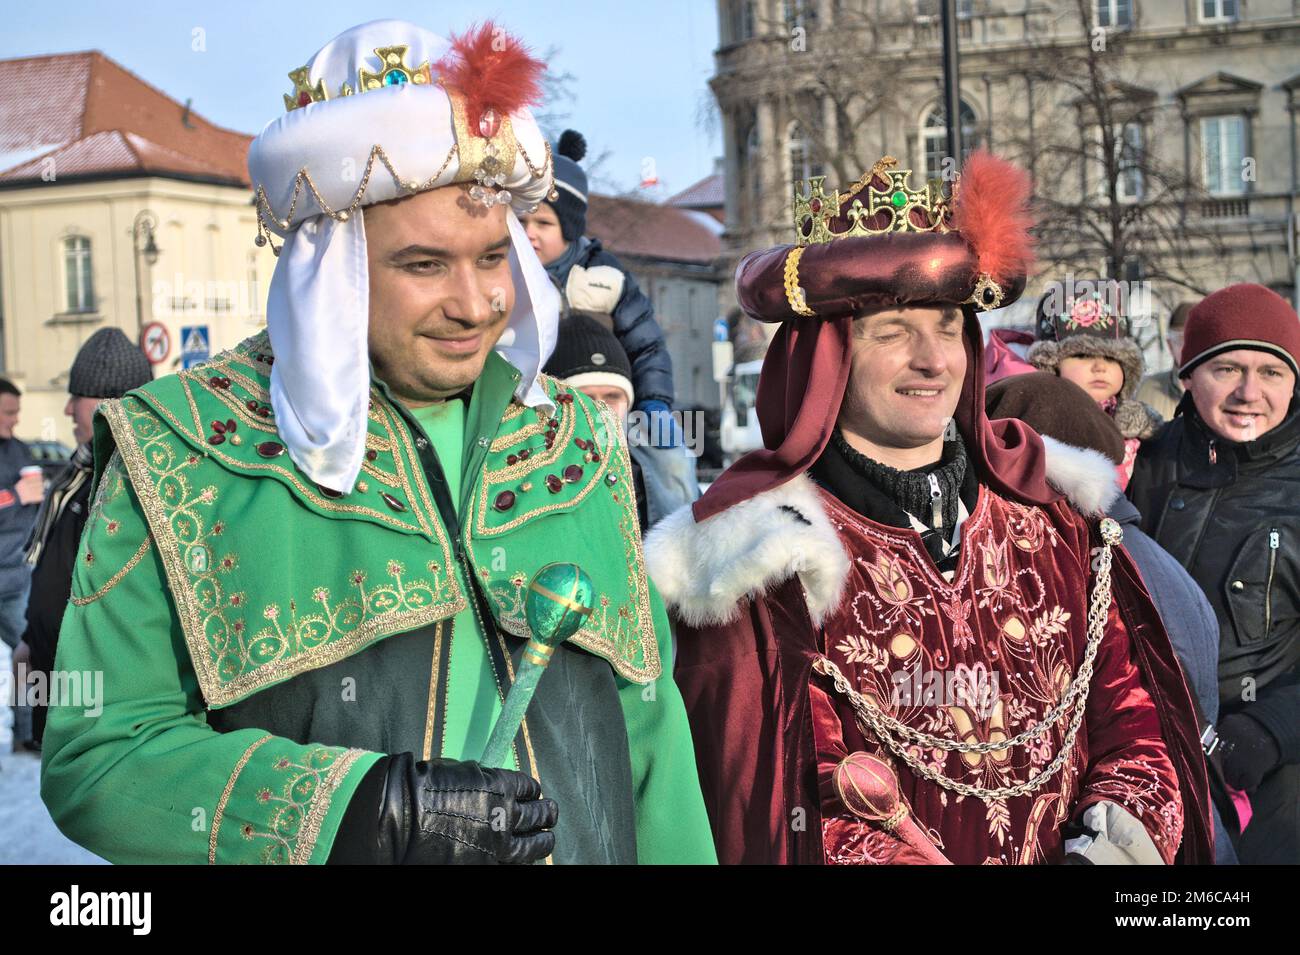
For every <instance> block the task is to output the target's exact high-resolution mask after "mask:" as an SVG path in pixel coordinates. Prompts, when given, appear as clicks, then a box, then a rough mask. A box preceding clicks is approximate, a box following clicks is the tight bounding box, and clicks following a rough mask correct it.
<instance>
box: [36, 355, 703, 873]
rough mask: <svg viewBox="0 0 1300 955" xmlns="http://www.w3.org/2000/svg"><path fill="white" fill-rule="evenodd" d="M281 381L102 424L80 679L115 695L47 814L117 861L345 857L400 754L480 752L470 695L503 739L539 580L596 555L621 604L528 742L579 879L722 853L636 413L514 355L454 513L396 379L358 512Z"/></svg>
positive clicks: (170, 397)
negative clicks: (635, 437) (641, 520)
mask: <svg viewBox="0 0 1300 955" xmlns="http://www.w3.org/2000/svg"><path fill="white" fill-rule="evenodd" d="M273 362H274V356H273V354H272V352H271V349H270V345H269V342H268V341H267V338H266V336H265V334H262V335H258V336H255V337H253V338H251V339H249V340H248V341H246V342H244V343H242V344H241V345H240V346H238V347H236V348H235V349H232V350H231V351H230V352H227V353H224V354H222V355H220V356H217V358H215V359H214V360H213V361H212V362H209V363H207V364H206V365H203V366H201V367H199V368H196V369H193V370H191V371H187V372H181V373H179V374H176V375H171V376H168V377H165V378H161V379H159V380H157V381H155V382H152V383H151V384H149V385H148V386H146V387H145V388H142V389H139V390H138V391H136V392H132V393H131V394H129V395H127V396H126V397H125V398H123V399H122V400H121V401H110V402H106V403H104V404H103V405H101V407H100V413H99V415H98V416H97V418H96V441H95V447H96V480H97V484H96V490H95V492H94V495H93V503H92V509H91V513H90V515H89V519H88V523H87V529H86V533H85V536H84V537H83V539H82V543H81V550H80V552H79V554H78V560H77V568H76V572H75V575H74V580H73V588H72V601H71V603H70V604H69V607H68V612H67V614H66V615H65V618H64V625H63V630H62V633H61V636H60V646H59V653H58V660H57V664H56V667H57V668H58V669H59V670H63V671H78V672H92V673H93V672H102V673H103V675H104V688H105V692H104V696H105V699H104V700H103V705H102V713H94V712H89V713H88V712H85V711H84V710H83V708H81V707H72V706H61V707H53V708H51V712H50V718H49V726H48V729H47V732H46V740H45V758H44V765H43V768H42V796H43V798H44V799H45V801H46V804H47V806H49V808H50V811H51V813H52V815H53V816H54V818H55V820H56V822H57V823H58V824H59V826H60V828H61V829H63V831H64V832H65V833H67V834H68V835H69V836H70V837H71V838H73V839H75V840H76V841H78V842H80V843H81V844H83V845H85V846H86V847H87V848H89V849H91V850H92V851H95V852H97V853H99V854H100V855H102V856H104V857H105V858H107V859H109V860H110V861H114V862H200V861H209V862H323V861H324V860H325V859H326V857H327V856H328V854H329V850H330V847H331V845H332V843H333V839H334V836H335V833H336V831H337V827H338V823H339V820H340V818H341V817H342V814H343V811H344V809H345V807H346V805H347V802H348V799H349V798H350V796H351V794H352V792H353V790H354V789H355V787H356V785H357V784H358V782H359V781H360V779H361V777H362V776H363V775H364V773H365V771H366V770H367V769H369V768H370V767H371V766H372V765H374V763H375V762H376V761H377V760H378V759H379V758H380V754H381V753H384V752H402V751H406V750H409V751H413V752H415V753H417V755H419V756H421V757H422V758H429V757H431V756H438V755H442V756H446V757H450V758H460V759H474V758H477V756H478V755H479V754H478V752H468V751H463V747H465V746H467V745H470V744H469V743H467V742H466V741H465V740H460V741H457V740H451V739H448V738H447V737H446V736H445V729H446V719H445V717H446V712H447V707H448V700H449V699H457V694H458V693H459V694H462V696H461V697H460V699H461V701H462V704H468V709H469V711H470V712H471V713H472V727H471V728H472V730H473V733H472V734H471V735H472V736H473V738H474V739H475V740H477V739H480V738H486V732H487V730H488V729H489V728H490V726H491V723H492V722H493V721H494V719H495V715H496V713H497V712H499V709H500V701H501V697H502V696H503V695H504V693H505V691H506V690H507V689H508V687H509V683H510V680H511V678H512V675H513V668H514V666H515V665H516V663H517V660H518V656H519V653H520V651H521V649H522V646H523V640H522V639H520V638H521V637H524V636H526V634H527V628H526V624H525V622H524V619H523V609H522V608H523V594H524V590H525V588H526V586H527V583H528V581H529V580H530V579H531V577H532V575H533V573H535V572H536V570H537V569H538V568H540V567H541V566H543V565H545V564H547V563H550V562H552V561H557V560H568V561H572V562H574V563H577V564H579V565H581V566H582V567H583V568H584V569H585V570H586V571H587V572H588V574H589V575H590V576H591V577H592V579H593V581H594V583H595V584H596V589H597V591H598V594H599V598H598V602H597V605H596V607H595V612H594V613H593V615H592V618H591V622H590V623H589V624H588V625H586V626H585V627H584V628H583V629H582V630H581V631H580V632H579V633H578V634H576V635H575V636H574V637H573V638H572V640H571V641H570V643H569V644H566V645H565V646H564V647H563V648H561V650H562V652H561V653H557V656H556V660H555V662H554V663H552V666H551V669H552V670H554V671H556V672H554V673H551V672H548V673H547V675H546V677H545V678H544V679H543V680H542V684H541V688H539V691H538V698H537V700H536V701H535V703H534V707H533V708H532V709H531V710H530V713H529V719H528V720H527V721H526V723H525V726H524V728H523V730H521V732H520V734H519V736H518V737H517V740H516V746H515V759H516V765H517V766H519V768H521V769H523V770H524V771H527V772H530V773H532V774H533V775H536V776H538V778H539V779H540V780H541V781H542V785H543V789H544V791H546V792H547V794H548V795H552V796H554V797H555V798H556V799H557V800H558V801H559V802H560V806H561V823H560V826H559V827H557V849H556V854H555V856H554V861H579V862H580V861H609V862H625V861H632V860H633V859H637V860H639V861H641V862H671V861H683V862H698V861H713V848H712V839H711V836H710V834H709V827H708V822H707V818H706V817H705V813H704V808H703V802H702V800H701V798H700V792H699V785H698V781H697V778H696V773H695V765H694V756H693V750H692V746H691V741H690V737H689V729H688V727H687V723H686V720H685V714H684V710H683V707H682V703H681V698H680V695H679V694H678V691H677V689H676V687H675V685H674V684H673V682H672V679H671V675H670V672H669V667H668V666H667V665H666V663H665V661H668V660H671V649H670V639H669V631H668V625H667V619H666V616H665V614H664V610H663V607H662V604H661V603H660V600H659V597H658V595H657V594H655V593H654V591H653V589H652V587H651V585H650V584H649V581H648V578H647V576H646V574H645V570H644V563H643V558H642V552H641V542H640V536H639V531H638V527H637V516H636V505H635V501H634V499H633V496H632V495H633V491H632V479H631V471H630V465H629V461H628V455H627V449H626V447H625V445H624V443H623V440H622V435H621V429H620V428H619V426H618V423H617V422H616V421H615V420H614V419H613V418H612V416H611V415H610V413H609V411H608V409H606V408H605V407H604V406H603V405H598V404H596V403H593V402H591V401H589V400H588V399H586V398H585V397H583V396H582V395H580V394H577V393H575V392H572V391H570V390H569V389H567V388H565V387H564V386H563V385H562V384H560V383H558V382H556V381H554V380H551V379H544V385H545V387H546V389H547V391H548V393H549V394H550V395H551V397H552V399H553V401H554V404H555V411H554V413H553V414H552V413H549V412H547V411H545V410H543V409H538V410H534V409H529V408H527V407H526V406H524V405H522V404H521V403H519V402H517V401H516V400H514V399H513V397H512V393H513V390H514V388H515V386H516V384H517V382H518V378H519V375H518V372H517V371H515V369H513V368H512V367H511V366H510V365H508V364H507V363H506V362H505V361H504V360H503V359H501V358H500V357H499V356H497V355H495V354H494V355H492V356H490V358H489V360H488V362H487V364H486V366H485V368H484V372H483V375H482V376H481V377H480V379H479V381H478V382H476V384H475V387H474V390H473V396H472V399H471V400H470V403H469V409H468V413H467V417H466V422H465V443H464V447H463V448H461V449H457V450H459V451H460V452H461V454H460V455H459V457H460V459H461V460H462V461H463V464H464V471H463V474H462V476H461V478H462V479H461V482H460V484H461V487H462V495H461V500H460V501H457V502H453V501H451V500H450V495H449V492H448V483H449V482H448V481H447V479H446V477H445V476H444V475H443V474H442V472H441V470H440V464H439V462H438V455H437V453H436V449H435V448H433V447H431V443H430V442H429V441H428V439H427V438H426V437H425V436H424V434H423V432H422V430H421V429H420V427H419V425H418V424H416V423H415V421H414V419H413V418H412V417H411V415H410V413H409V412H408V411H407V410H406V409H404V408H403V407H401V406H400V405H399V404H397V403H396V402H394V401H393V400H392V399H391V398H390V397H389V395H388V394H387V391H386V389H384V388H383V387H382V386H378V385H377V386H376V387H374V388H373V389H372V393H371V399H370V410H369V420H368V432H367V436H366V449H367V450H366V456H365V463H364V467H363V472H362V474H361V476H360V479H359V480H358V482H357V485H356V487H355V488H354V490H353V491H352V492H351V493H348V494H345V495H343V494H339V493H337V492H336V491H332V490H330V489H328V488H323V487H319V486H317V485H315V484H314V483H313V482H312V481H311V480H310V479H308V478H307V477H306V476H305V475H304V474H303V472H302V471H301V470H300V469H298V468H297V466H296V465H295V464H294V463H293V461H292V460H291V458H290V456H289V454H288V453H287V451H286V449H285V447H284V446H283V444H282V443H281V442H280V441H279V439H278V435H277V432H276V428H275V420H274V413H273V412H272V410H271V408H270V400H269V394H268V390H267V389H268V387H269V376H270V370H271V366H272V364H273ZM445 456H446V457H447V458H449V459H453V460H454V459H455V458H456V457H457V455H453V454H447V455H445ZM452 483H454V482H452ZM471 579H472V580H473V581H474V584H473V585H471V584H470V580H471ZM467 608H468V609H469V610H470V611H472V613H470V614H467V613H465V611H466V610H467ZM455 621H460V623H459V624H455V625H454V622H455ZM467 621H474V622H476V623H477V626H476V627H468V626H466V622H467ZM457 640H460V641H467V640H468V641H470V643H468V644H467V643H464V642H462V643H460V644H456V641H457ZM453 645H457V646H459V647H460V649H459V651H458V653H457V654H456V655H454V656H453V654H452V653H451V648H452V646H453ZM453 659H454V660H456V661H457V663H456V666H455V667H454V668H453V667H452V665H451V664H452V661H453ZM484 687H487V693H486V695H483V693H484V691H483V688H484ZM464 694H469V695H468V696H466V695H464ZM461 709H462V710H464V709H466V706H464V705H462V707H461ZM474 745H477V744H474ZM566 808H567V809H568V812H567V813H566Z"/></svg>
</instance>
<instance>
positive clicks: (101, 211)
mask: <svg viewBox="0 0 1300 955" xmlns="http://www.w3.org/2000/svg"><path fill="white" fill-rule="evenodd" d="M250 141H251V137H249V136H247V135H245V134H243V133H239V132H235V131H233V130H229V129H224V128H222V127H220V126H217V125H215V124H213V123H210V122H209V121H207V120H206V119H204V118H203V117H202V116H200V115H198V114H197V113H194V112H193V111H191V110H190V108H189V106H188V105H184V104H181V103H179V102H177V101H176V100H175V99H173V98H172V97H170V96H168V95H167V94H166V93H164V92H163V91H161V90H159V89H157V88H155V87H153V86H151V85H150V84H149V83H147V82H146V81H144V80H142V79H141V78H140V77H138V76H136V75H135V74H133V73H132V72H131V71H130V70H128V69H126V68H125V67H123V66H121V65H120V64H118V63H116V62H114V61H113V60H111V59H109V58H108V57H106V56H104V55H103V54H102V53H99V52H97V51H93V50H91V51H86V52H82V53H61V54H55V55H52V56H31V57H23V58H19V59H11V60H0V374H2V375H4V376H5V377H8V378H10V379H11V380H12V381H13V382H14V383H15V384H16V385H17V386H18V387H19V389H21V390H22V391H23V393H24V395H23V410H22V417H21V420H20V422H19V426H18V431H17V434H18V436H19V437H20V438H24V439H28V440H42V441H58V442H61V443H62V444H64V445H65V446H68V447H69V448H70V447H71V446H72V444H73V437H72V424H71V422H70V421H69V419H68V418H67V417H66V416H65V415H64V413H63V410H64V407H65V406H66V405H67V400H68V392H67V384H68V371H69V369H70V367H71V365H72V361H73V358H74V357H75V356H76V354H77V350H78V349H79V348H80V347H81V345H82V343H83V342H84V341H85V340H86V339H87V338H89V337H90V336H91V335H92V334H94V333H95V332H96V331H97V330H98V329H100V328H105V327H116V328H120V329H121V330H122V331H123V332H124V333H126V335H127V337H128V338H130V339H131V340H132V341H139V340H140V331H141V329H142V328H144V327H147V326H149V325H150V323H154V322H156V323H159V324H160V325H161V326H162V327H163V328H164V329H165V330H166V336H165V338H166V349H165V351H166V354H163V352H162V350H161V349H159V350H157V351H155V352H154V354H153V357H155V358H158V359H159V360H158V361H157V362H156V363H155V364H154V372H155V374H156V375H163V374H167V373H170V372H172V371H175V370H176V369H177V368H178V367H180V365H181V353H182V350H183V347H184V343H183V342H182V340H181V339H182V331H183V330H185V329H191V330H192V329H202V330H204V331H205V335H203V336H202V337H204V338H205V339H206V343H207V345H208V353H209V354H215V353H216V352H217V351H219V350H221V349H223V348H226V347H229V346H230V345H233V344H235V343H236V342H238V341H239V340H240V339H242V338H245V337H246V336H248V335H250V334H252V333H253V332H254V331H256V329H257V328H259V327H260V326H261V325H262V324H263V323H264V321H265V318H264V310H265V305H264V302H265V297H266V289H267V287H268V282H269V280H270V276H271V273H272V271H273V270H274V263H275V260H274V258H273V257H272V255H271V253H270V252H269V251H268V250H265V249H257V248H256V247H255V246H254V245H253V238H254V236H255V235H256V233H257V223H256V218H255V215H254V210H253V206H252V191H251V188H250V186H249V183H248V172H247V155H248V144H249V142H250ZM190 337H191V338H192V339H193V338H194V337H195V336H192V335H191V336H190ZM153 344H154V345H155V346H158V345H161V344H162V340H161V338H159V337H157V336H155V337H154V339H153ZM146 353H148V349H146Z"/></svg>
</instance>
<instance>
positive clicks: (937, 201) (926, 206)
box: [793, 156, 955, 246]
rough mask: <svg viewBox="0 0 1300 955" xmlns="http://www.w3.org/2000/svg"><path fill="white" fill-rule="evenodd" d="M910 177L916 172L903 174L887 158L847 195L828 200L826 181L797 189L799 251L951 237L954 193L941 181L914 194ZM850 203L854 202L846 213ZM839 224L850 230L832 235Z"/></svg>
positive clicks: (815, 179) (799, 184) (803, 184)
mask: <svg viewBox="0 0 1300 955" xmlns="http://www.w3.org/2000/svg"><path fill="white" fill-rule="evenodd" d="M911 176H912V170H910V169H899V168H898V160H897V159H895V158H894V157H893V156H884V157H882V158H881V160H880V161H879V162H877V163H876V164H875V165H874V166H872V167H871V171H870V172H868V173H867V174H866V175H865V176H863V177H862V178H861V179H859V180H858V181H857V182H855V183H854V184H853V186H852V187H851V188H850V189H849V190H848V192H846V193H844V194H843V195H841V194H840V192H839V190H838V189H837V190H835V191H834V192H832V193H831V194H830V195H827V194H826V192H825V189H824V188H823V183H824V182H825V181H826V177H825V176H813V177H812V178H810V179H807V180H801V181H799V182H797V183H795V187H794V203H793V208H794V234H795V245H796V246H806V245H816V244H819V243H823V242H830V241H831V240H833V239H847V238H850V237H852V236H872V235H885V234H887V233H890V232H933V233H943V232H950V231H951V230H952V191H951V190H948V189H946V188H945V185H944V183H943V181H942V180H939V179H931V180H930V181H929V182H927V183H926V185H925V188H924V189H920V190H917V189H912V188H911V187H910V186H909V185H908V180H909V179H910V178H911ZM878 180H883V181H884V182H885V183H886V186H885V188H879V187H878V185H877V181H878ZM954 185H955V183H954ZM850 199H852V200H853V201H852V202H851V203H849V205H848V207H847V208H845V206H844V204H845V203H846V202H849V200H850ZM836 220H842V221H846V222H847V223H848V228H847V229H840V230H839V231H836V230H834V229H832V228H831V224H832V223H833V222H835V221H836ZM918 220H919V221H918Z"/></svg>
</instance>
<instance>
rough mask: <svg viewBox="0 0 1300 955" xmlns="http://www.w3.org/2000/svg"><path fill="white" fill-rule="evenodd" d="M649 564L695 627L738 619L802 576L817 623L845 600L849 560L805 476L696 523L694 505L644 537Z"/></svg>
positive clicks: (669, 597)
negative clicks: (746, 603) (742, 608)
mask: <svg viewBox="0 0 1300 955" xmlns="http://www.w3.org/2000/svg"><path fill="white" fill-rule="evenodd" d="M645 557H646V567H647V569H648V570H649V571H650V578H651V579H652V580H653V581H654V582H655V586H656V587H658V588H659V593H660V594H661V595H662V596H663V598H664V601H665V602H666V603H667V604H668V606H669V608H670V609H672V610H673V611H674V612H675V613H676V614H677V615H678V616H679V617H680V618H681V619H682V620H684V621H685V622H686V623H687V624H689V625H691V626H696V627H698V626H706V625H710V624H721V623H727V622H729V621H731V620H732V619H733V618H734V617H735V616H736V613H737V611H738V610H739V606H738V605H739V603H740V601H741V600H742V599H744V598H745V597H757V596H759V595H760V594H762V593H763V592H764V591H765V590H767V589H768V588H770V587H774V586H776V585H777V584H780V583H781V582H783V581H785V580H787V579H789V577H790V575H791V574H795V573H797V574H798V575H799V577H800V580H801V581H802V583H803V587H804V595H805V597H806V599H807V601H808V611H809V613H810V614H811V615H812V618H813V623H815V624H818V625H820V624H821V621H822V618H823V617H824V616H825V615H826V613H827V612H828V611H829V610H831V609H832V608H833V607H834V606H835V605H836V604H838V603H839V598H840V593H841V591H842V590H843V588H844V582H845V580H846V578H847V577H848V573H849V558H848V555H847V554H846V553H845V552H844V546H843V545H842V544H841V543H840V538H839V535H838V534H837V533H836V532H835V528H834V527H832V526H831V522H830V520H829V519H828V518H827V516H826V511H825V510H824V509H823V508H822V503H821V500H820V499H819V498H818V491H817V486H816V485H815V484H813V482H812V481H811V480H810V479H809V478H808V477H807V476H806V475H803V474H800V475H798V476H797V477H795V478H794V479H792V480H790V481H787V482H786V483H785V484H782V485H781V486H780V487H776V488H773V489H772V490H770V491H765V492H764V493H762V494H759V495H758V496H756V497H752V498H750V499H749V500H748V501H743V502H741V503H740V504H737V505H735V506H734V507H729V508H727V509H726V510H725V511H723V512H722V513H721V514H715V515H714V516H713V517H710V518H709V519H708V520H705V521H702V522H700V523H696V521H695V516H694V515H693V514H692V513H691V508H690V505H687V506H686V507H683V508H681V509H679V510H677V511H674V512H673V513H672V514H669V515H668V516H667V517H665V518H664V519H663V520H662V521H660V522H659V523H658V524H656V525H655V527H654V529H653V530H652V531H651V532H650V533H649V534H647V535H646V539H645Z"/></svg>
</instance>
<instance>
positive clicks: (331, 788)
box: [293, 749, 366, 865]
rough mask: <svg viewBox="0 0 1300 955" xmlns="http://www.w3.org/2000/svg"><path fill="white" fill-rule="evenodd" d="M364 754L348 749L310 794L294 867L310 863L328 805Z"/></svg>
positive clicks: (295, 853)
mask: <svg viewBox="0 0 1300 955" xmlns="http://www.w3.org/2000/svg"><path fill="white" fill-rule="evenodd" d="M365 754H366V751H365V750H364V749H350V750H348V751H347V752H346V753H344V754H343V755H342V756H340V757H339V758H338V759H337V760H336V761H335V763H334V765H333V766H331V767H330V771H329V773H328V774H327V775H326V777H325V782H323V783H322V784H321V786H320V788H319V789H317V790H316V792H315V793H313V794H312V797H311V803H310V807H309V808H308V810H307V816H306V818H304V819H303V823H302V827H301V828H300V829H299V830H298V835H297V843H298V844H297V846H296V847H295V848H294V851H293V864H294V865H305V864H307V863H308V862H310V861H311V854H312V851H313V850H314V849H315V848H316V840H317V839H319V838H320V827H321V826H322V825H324V824H325V817H326V816H327V815H328V814H329V809H330V803H331V802H333V801H334V793H335V791H336V790H337V789H338V788H339V785H340V784H341V783H342V782H343V778H344V777H345V776H347V774H348V771H349V770H351V769H352V764H353V763H355V762H356V761H357V760H358V759H360V758H361V757H362V756H364V755H365Z"/></svg>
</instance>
